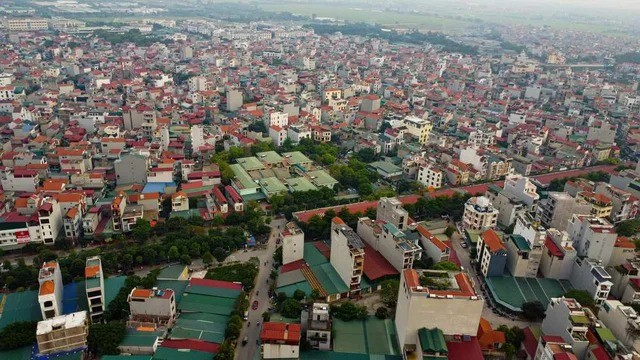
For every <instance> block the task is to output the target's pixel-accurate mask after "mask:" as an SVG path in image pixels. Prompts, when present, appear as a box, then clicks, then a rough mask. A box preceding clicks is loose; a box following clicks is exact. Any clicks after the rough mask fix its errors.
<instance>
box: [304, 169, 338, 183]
mask: <svg viewBox="0 0 640 360" xmlns="http://www.w3.org/2000/svg"><path fill="white" fill-rule="evenodd" d="M307 176H309V178H310V179H311V182H312V183H314V184H315V185H316V186H327V187H333V186H334V185H335V184H337V183H338V180H336V179H334V178H333V177H332V176H331V175H329V173H328V172H326V171H324V170H315V171H309V172H308V173H307Z"/></svg>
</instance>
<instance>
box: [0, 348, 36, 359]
mask: <svg viewBox="0 0 640 360" xmlns="http://www.w3.org/2000/svg"><path fill="white" fill-rule="evenodd" d="M0 359H2V360H24V359H31V346H25V347H21V348H17V349H13V350H6V351H0Z"/></svg>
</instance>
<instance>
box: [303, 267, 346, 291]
mask: <svg viewBox="0 0 640 360" xmlns="http://www.w3.org/2000/svg"><path fill="white" fill-rule="evenodd" d="M311 271H313V274H314V275H315V276H316V278H318V281H320V285H322V287H323V288H324V290H325V291H326V292H327V294H329V295H331V294H341V293H345V292H347V291H349V287H348V286H347V285H346V284H345V283H344V281H342V279H341V278H340V276H339V275H338V272H337V271H336V269H334V268H333V266H331V264H330V263H324V264H322V265H318V266H314V267H312V268H311Z"/></svg>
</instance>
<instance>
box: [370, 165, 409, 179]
mask: <svg viewBox="0 0 640 360" xmlns="http://www.w3.org/2000/svg"><path fill="white" fill-rule="evenodd" d="M369 166H370V167H372V168H374V169H376V170H377V171H382V172H383V173H385V174H388V175H389V176H393V175H395V174H398V173H402V169H401V168H400V167H398V166H395V165H393V164H392V163H390V162H387V161H374V162H372V163H371V164H369Z"/></svg>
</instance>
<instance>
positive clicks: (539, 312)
mask: <svg viewBox="0 0 640 360" xmlns="http://www.w3.org/2000/svg"><path fill="white" fill-rule="evenodd" d="M521 309H522V316H524V318H525V319H527V320H529V321H538V320H542V319H544V316H545V308H544V305H542V303H540V301H530V302H526V303H524V304H522V307H521Z"/></svg>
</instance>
